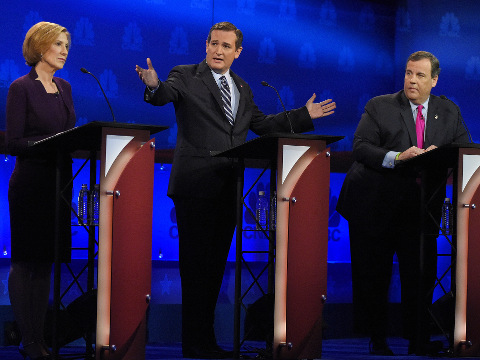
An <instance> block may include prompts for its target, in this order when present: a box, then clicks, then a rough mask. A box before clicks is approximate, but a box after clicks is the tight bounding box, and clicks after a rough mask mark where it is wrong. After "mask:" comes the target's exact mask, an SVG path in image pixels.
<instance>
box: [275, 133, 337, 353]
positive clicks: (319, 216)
mask: <svg viewBox="0 0 480 360" xmlns="http://www.w3.org/2000/svg"><path fill="white" fill-rule="evenodd" d="M297 148H299V149H300V151H303V150H304V151H305V152H304V153H303V154H302V155H301V156H300V157H299V158H298V160H297V161H296V162H295V164H294V165H293V167H292V168H291V169H286V167H287V166H288V165H286V161H285V160H286V159H285V156H288V152H289V151H294V152H297V151H298V149H297ZM298 155H299V154H297V156H298ZM287 171H288V175H286V172H287ZM277 176H278V181H277V193H278V199H277V239H276V241H277V253H276V264H275V266H276V268H275V276H276V278H275V319H274V344H273V349H274V358H279V359H305V358H306V359H315V358H320V357H321V353H322V310H323V303H324V302H325V300H326V295H327V248H328V211H329V206H328V203H329V181H330V158H329V154H328V152H327V149H325V142H324V141H309V142H307V143H306V142H304V141H301V140H300V141H298V140H297V141H293V142H292V141H291V140H288V141H287V140H283V139H282V141H280V145H279V161H278V175H277Z"/></svg>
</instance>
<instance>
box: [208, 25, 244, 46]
mask: <svg viewBox="0 0 480 360" xmlns="http://www.w3.org/2000/svg"><path fill="white" fill-rule="evenodd" d="M213 30H222V31H233V32H235V35H236V36H237V39H236V40H235V50H237V49H239V48H241V47H242V41H243V34H242V31H241V30H240V29H238V28H237V27H236V26H235V25H233V24H232V23H230V22H228V21H223V22H219V23H216V24H215V25H213V26H212V27H211V28H210V31H209V32H208V38H207V42H208V43H210V40H211V38H212V31H213Z"/></svg>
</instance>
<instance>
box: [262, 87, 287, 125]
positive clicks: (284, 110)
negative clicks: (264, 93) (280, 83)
mask: <svg viewBox="0 0 480 360" xmlns="http://www.w3.org/2000/svg"><path fill="white" fill-rule="evenodd" d="M261 84H262V85H263V86H266V87H269V88H272V89H273V90H275V92H276V93H277V96H278V99H279V100H280V104H282V107H283V112H284V113H285V116H286V117H287V120H288V124H289V125H290V132H291V133H292V134H294V131H293V126H292V122H291V121H290V117H289V116H288V112H287V109H285V105H283V101H282V98H281V97H280V94H279V93H278V91H277V89H275V88H274V87H273V86H272V85H270V84H269V83H267V82H266V81H262V82H261Z"/></svg>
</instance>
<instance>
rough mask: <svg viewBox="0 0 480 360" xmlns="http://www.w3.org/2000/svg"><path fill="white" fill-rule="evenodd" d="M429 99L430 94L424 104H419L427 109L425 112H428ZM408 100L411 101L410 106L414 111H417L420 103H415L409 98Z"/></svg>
mask: <svg viewBox="0 0 480 360" xmlns="http://www.w3.org/2000/svg"><path fill="white" fill-rule="evenodd" d="M429 101H430V96H429V97H428V99H427V100H426V101H425V102H424V103H423V104H419V105H422V106H423V108H424V109H425V113H428V102H429ZM408 102H409V103H410V107H411V108H412V112H413V113H415V111H417V107H418V105H415V104H414V103H412V102H411V101H410V100H408Z"/></svg>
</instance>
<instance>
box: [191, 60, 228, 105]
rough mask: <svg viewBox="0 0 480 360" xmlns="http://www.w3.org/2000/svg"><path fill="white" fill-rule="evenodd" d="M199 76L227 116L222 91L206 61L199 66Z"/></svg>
mask: <svg viewBox="0 0 480 360" xmlns="http://www.w3.org/2000/svg"><path fill="white" fill-rule="evenodd" d="M197 76H198V77H199V78H200V79H202V81H203V83H204V84H205V86H206V87H207V88H208V90H209V91H210V93H211V94H212V95H213V97H214V98H215V100H216V101H217V103H218V106H220V109H221V110H222V112H223V114H225V110H224V109H223V102H222V95H221V93H220V89H219V88H218V85H217V83H216V82H215V79H214V77H213V75H212V71H211V70H210V68H209V67H208V65H207V62H206V61H205V60H204V61H202V62H201V63H200V64H199V65H198V70H197Z"/></svg>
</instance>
